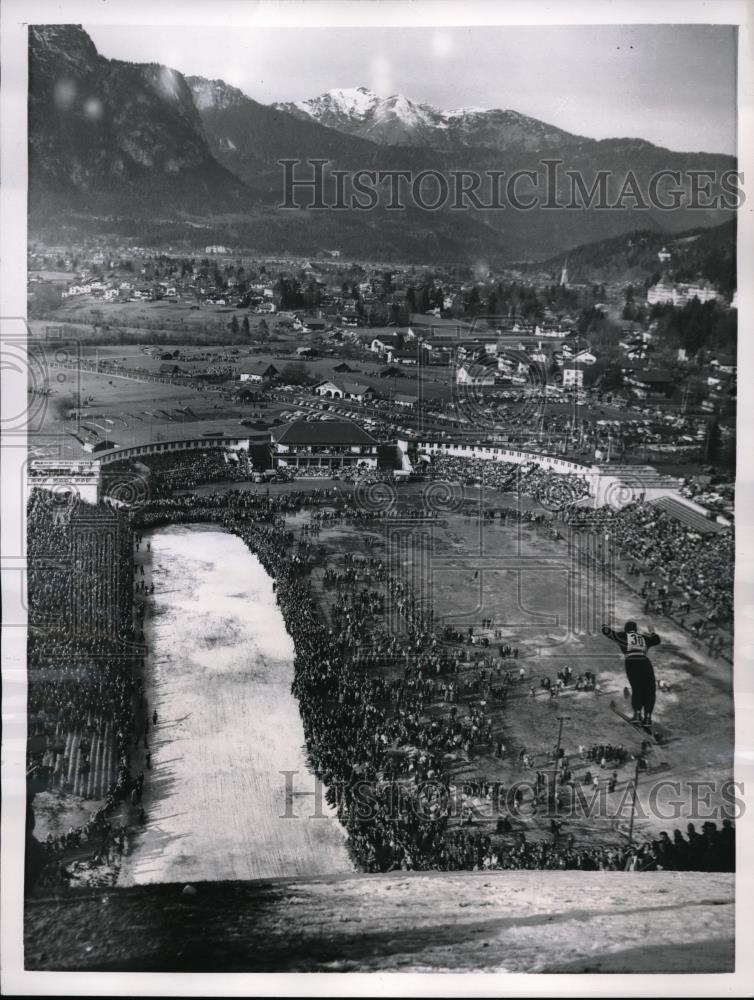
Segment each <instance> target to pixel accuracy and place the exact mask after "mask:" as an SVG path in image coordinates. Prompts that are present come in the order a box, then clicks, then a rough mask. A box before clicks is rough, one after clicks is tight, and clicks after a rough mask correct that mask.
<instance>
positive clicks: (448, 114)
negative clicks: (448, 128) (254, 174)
mask: <svg viewBox="0 0 754 1000" xmlns="http://www.w3.org/2000/svg"><path fill="white" fill-rule="evenodd" d="M490 110H491V109H490V108H451V109H450V110H448V111H441V112H440V115H441V116H442V117H443V118H464V117H466V116H467V115H486V114H487V112H488V111H490Z"/></svg>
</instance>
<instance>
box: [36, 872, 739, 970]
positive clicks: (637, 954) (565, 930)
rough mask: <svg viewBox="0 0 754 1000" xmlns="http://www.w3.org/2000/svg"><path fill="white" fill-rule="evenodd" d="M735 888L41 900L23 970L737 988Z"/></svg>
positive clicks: (390, 885)
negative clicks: (675, 977)
mask: <svg viewBox="0 0 754 1000" xmlns="http://www.w3.org/2000/svg"><path fill="white" fill-rule="evenodd" d="M733 880H734V876H733V875H728V874H702V873H698V872H683V873H681V872H658V873H644V874H641V873H622V872H574V871H570V872H536V871H506V872H496V873H492V872H491V873H484V872H479V873H447V874H446V873H436V872H430V873H413V874H407V873H393V874H389V875H339V876H329V877H319V878H309V879H280V880H274V881H257V882H213V883H210V882H202V883H195V884H194V885H193V886H192V887H191V889H189V890H185V887H184V886H183V885H181V884H179V883H166V884H152V885H136V886H132V887H129V888H120V889H100V890H93V889H81V890H75V891H67V892H61V893H57V894H49V893H44V892H42V893H40V894H35V896H33V897H32V898H31V899H29V900H28V901H27V910H26V955H27V968H29V969H31V968H35V969H43V970H89V971H95V970H100V971H118V970H127V971H134V972H136V971H151V972H157V971H161V972H181V971H185V972H307V971H309V972H357V971H363V972H370V971H375V972H376V971H394V972H417V971H426V972H432V971H435V972H437V971H441V972H442V971H446V972H461V971H472V970H477V971H485V972H500V973H504V972H636V973H657V972H666V973H678V972H684V973H687V972H732V971H733V966H734V960H733V952H734V902H733V884H734V883H733Z"/></svg>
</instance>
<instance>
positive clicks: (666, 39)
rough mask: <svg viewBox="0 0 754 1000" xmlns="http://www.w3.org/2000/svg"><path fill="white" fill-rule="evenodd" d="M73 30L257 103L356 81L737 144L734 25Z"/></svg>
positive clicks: (695, 142) (415, 95)
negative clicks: (222, 84) (220, 83)
mask: <svg viewBox="0 0 754 1000" xmlns="http://www.w3.org/2000/svg"><path fill="white" fill-rule="evenodd" d="M84 27H85V28H86V29H87V31H88V32H89V34H90V35H91V37H92V39H93V40H94V43H95V44H96V46H97V48H98V49H99V51H100V52H101V53H102V54H103V55H105V56H108V57H110V58H119V59H128V60H131V61H133V62H160V63H163V64H166V65H168V66H170V67H172V68H174V69H178V70H180V71H181V72H183V73H185V74H196V75H200V76H206V77H210V78H212V79H218V78H219V79H223V80H225V81H226V82H227V83H231V84H234V85H235V86H237V87H240V88H241V89H242V90H243V91H244V92H245V93H246V94H248V95H249V96H250V97H253V98H255V99H256V100H258V101H261V102H263V103H265V104H269V103H272V102H273V101H289V100H299V99H302V98H307V97H314V96H316V95H318V94H320V93H322V92H323V91H325V90H330V89H331V88H334V87H357V86H366V87H369V88H371V89H372V90H374V91H375V93H377V94H378V95H379V96H381V97H388V96H390V95H391V94H394V93H402V94H405V95H406V96H407V97H410V98H411V99H412V100H414V101H418V102H425V103H429V104H434V105H437V106H438V107H441V108H458V107H486V108H511V109H513V110H516V111H520V112H522V113H524V114H528V115H531V116H533V117H535V118H540V119H542V120H543V121H546V122H549V123H551V124H553V125H557V126H559V127H560V128H564V129H567V130H568V131H571V132H576V133H579V134H581V135H587V136H592V137H594V138H598V139H602V138H607V137H614V136H638V137H641V138H643V139H648V140H649V141H651V142H653V143H656V144H657V145H660V146H667V147H669V148H670V149H676V150H685V151H702V150H703V151H706V152H715V153H734V152H735V149H736V113H735V100H736V97H735V95H736V34H735V29H734V28H731V27H725V26H713V25H702V26H697V25H677V26H674V25H658V26H656V25H651V26H650V25H633V26H615V25H599V26H570V27H549V26H548V27H515V26H499V27H487V28H479V27H469V28H369V29H364V28H248V29H243V28H241V29H239V28H232V29H230V28H222V27H218V28H207V27H201V28H198V27H197V28H191V27H175V26H173V27H165V28H155V27H149V28H147V29H144V28H143V27H142V28H138V27H111V26H103V25H96V26H89V25H86V24H85V25H84Z"/></svg>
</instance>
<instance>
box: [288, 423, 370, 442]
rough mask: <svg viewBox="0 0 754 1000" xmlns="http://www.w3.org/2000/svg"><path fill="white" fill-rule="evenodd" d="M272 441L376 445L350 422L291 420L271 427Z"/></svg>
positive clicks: (356, 425) (366, 434) (362, 430)
mask: <svg viewBox="0 0 754 1000" xmlns="http://www.w3.org/2000/svg"><path fill="white" fill-rule="evenodd" d="M272 440H273V441H274V442H275V443H276V444H286V445H299V444H303V445H307V444H314V445H317V444H318V445H323V444H333V445H349V444H367V445H376V444H377V439H376V438H373V437H372V435H371V434H368V433H367V432H366V431H365V430H364V429H363V428H361V427H359V425H358V424H355V423H354V422H353V421H352V420H323V421H309V420H293V421H291V423H288V424H283V425H282V426H280V427H273V429H272Z"/></svg>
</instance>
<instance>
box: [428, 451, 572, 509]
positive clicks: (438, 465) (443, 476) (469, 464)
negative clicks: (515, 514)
mask: <svg viewBox="0 0 754 1000" xmlns="http://www.w3.org/2000/svg"><path fill="white" fill-rule="evenodd" d="M430 471H431V474H432V477H433V478H434V479H440V480H446V481H449V482H457V483H462V484H472V483H481V484H483V485H484V486H485V487H486V488H490V489H495V490H500V491H501V492H503V493H508V492H510V493H519V494H522V495H526V496H531V497H534V498H536V499H538V500H539V501H540V502H541V503H542V506H543V507H545V508H547V509H548V510H557V509H560V508H561V507H565V506H567V505H568V504H569V503H573V502H575V501H577V500H579V499H581V498H582V497H587V496H589V481H588V479H587V478H586V477H585V476H580V475H578V474H576V473H571V472H554V471H552V470H551V469H547V468H545V467H544V466H543V465H539V464H538V463H537V462H525V463H523V464H521V465H518V464H516V463H514V462H497V461H491V460H489V459H484V458H466V457H460V456H454V455H435V456H434V457H433V459H432V465H431V468H430Z"/></svg>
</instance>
